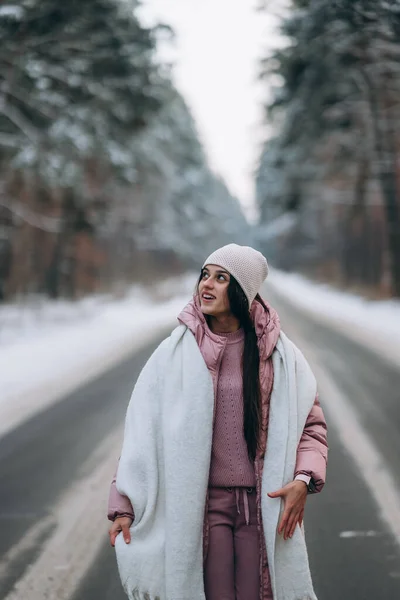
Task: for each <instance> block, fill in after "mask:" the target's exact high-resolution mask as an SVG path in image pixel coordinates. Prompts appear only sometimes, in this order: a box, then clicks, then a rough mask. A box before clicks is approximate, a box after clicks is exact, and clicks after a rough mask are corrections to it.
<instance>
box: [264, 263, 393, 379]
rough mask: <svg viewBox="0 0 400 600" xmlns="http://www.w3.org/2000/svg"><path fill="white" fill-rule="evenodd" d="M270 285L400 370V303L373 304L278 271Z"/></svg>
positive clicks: (324, 285)
mask: <svg viewBox="0 0 400 600" xmlns="http://www.w3.org/2000/svg"><path fill="white" fill-rule="evenodd" d="M268 286H270V287H271V288H272V289H273V290H274V291H275V292H276V293H277V294H278V295H281V296H284V297H285V298H287V300H288V301H290V302H291V303H292V304H294V305H296V306H298V307H299V308H301V309H302V310H303V311H306V312H307V313H309V314H310V315H312V316H313V317H314V318H315V319H316V320H318V321H321V322H325V323H327V324H330V325H333V326H334V327H335V329H339V330H340V331H343V333H345V334H346V335H347V336H348V337H351V338H352V339H355V340H356V341H358V342H360V343H362V344H363V345H366V346H368V347H369V348H370V349H371V350H372V351H376V352H378V353H381V354H382V355H384V356H385V358H387V359H389V360H390V361H391V362H392V363H393V364H395V365H396V366H397V367H399V368H400V301H399V300H394V299H393V300H381V301H373V300H369V299H367V298H363V297H362V296H357V295H355V294H350V293H347V292H343V291H340V290H336V289H334V288H332V287H331V286H329V285H327V284H321V283H314V282H311V281H310V280H308V279H306V278H305V277H303V276H301V275H298V274H296V273H284V272H282V271H276V270H275V269H271V273H270V276H269V277H268V280H267V284H266V289H267V290H268ZM267 294H268V291H267Z"/></svg>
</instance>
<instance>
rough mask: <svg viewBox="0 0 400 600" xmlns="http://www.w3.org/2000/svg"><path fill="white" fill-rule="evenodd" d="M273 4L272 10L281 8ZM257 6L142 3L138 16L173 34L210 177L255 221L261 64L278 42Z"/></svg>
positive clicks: (178, 75)
mask: <svg viewBox="0 0 400 600" xmlns="http://www.w3.org/2000/svg"><path fill="white" fill-rule="evenodd" d="M279 3H280V2H277V1H276V0H275V2H274V3H272V2H271V3H270V5H273V4H275V6H276V4H279ZM256 4H257V0H200V1H199V0H145V1H144V6H143V7H142V8H141V12H140V14H141V16H143V17H145V18H146V20H147V19H149V20H150V21H153V20H159V21H161V22H165V23H167V24H169V25H171V26H172V27H173V28H174V29H175V32H176V35H177V41H176V46H175V48H176V50H175V51H174V52H173V54H172V56H173V58H174V63H175V64H176V66H175V69H174V79H175V84H176V86H177V87H178V89H179V90H180V92H181V93H182V94H183V95H184V97H185V99H186V101H187V103H188V105H189V106H190V108H191V110H192V113H193V116H194V118H195V120H196V123H197V128H198V131H199V134H200V138H201V140H202V142H203V144H204V146H205V150H206V153H207V156H208V159H209V162H210V166H211V167H212V168H213V170H214V171H216V172H218V173H219V174H221V175H222V177H223V178H224V179H225V181H226V183H227V185H228V187H229V189H230V190H231V192H232V193H234V194H235V195H236V196H237V197H238V198H239V200H240V201H241V203H242V205H243V206H244V208H245V212H246V214H247V216H248V217H249V218H250V219H252V218H254V215H255V211H254V183H253V171H254V169H255V167H256V163H257V159H258V156H259V151H260V145H261V142H262V140H263V139H264V138H265V136H266V132H265V129H264V127H263V125H262V106H261V104H262V99H263V97H265V94H266V85H265V84H260V83H258V82H257V74H258V68H259V66H258V60H259V58H260V57H262V56H263V55H264V54H265V49H266V48H268V47H271V46H272V44H275V43H277V36H276V23H277V19H276V17H274V16H273V15H271V14H265V13H260V12H257V11H256V10H255V6H256Z"/></svg>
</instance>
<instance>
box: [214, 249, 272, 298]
mask: <svg viewBox="0 0 400 600" xmlns="http://www.w3.org/2000/svg"><path fill="white" fill-rule="evenodd" d="M206 265H219V266H220V267H223V268H224V269H226V270H227V271H228V273H230V274H231V275H233V277H234V278H235V279H236V281H237V282H238V283H239V285H240V287H241V288H242V290H243V291H244V293H245V294H246V297H247V300H248V301H249V307H250V306H251V303H252V302H253V300H254V298H255V297H256V296H257V294H258V292H259V290H260V288H261V285H262V283H263V282H264V281H265V280H266V278H267V275H268V263H267V259H266V258H265V256H263V255H262V254H261V252H258V250H254V248H250V246H239V245H238V244H228V245H227V246H222V248H219V249H218V250H215V252H213V253H212V254H210V256H209V257H208V258H207V260H206V261H205V263H204V265H203V268H204V267H205V266H206Z"/></svg>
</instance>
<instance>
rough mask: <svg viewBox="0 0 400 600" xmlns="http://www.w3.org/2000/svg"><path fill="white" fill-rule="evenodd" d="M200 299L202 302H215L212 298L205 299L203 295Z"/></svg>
mask: <svg viewBox="0 0 400 600" xmlns="http://www.w3.org/2000/svg"><path fill="white" fill-rule="evenodd" d="M201 299H202V300H203V301H204V302H213V301H214V300H215V298H214V297H212V298H205V297H204V295H203V296H202V297H201Z"/></svg>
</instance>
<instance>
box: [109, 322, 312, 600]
mask: <svg viewBox="0 0 400 600" xmlns="http://www.w3.org/2000/svg"><path fill="white" fill-rule="evenodd" d="M273 362H274V388H273V391H272V397H271V406H270V424H269V429H268V446H267V451H266V457H265V465H264V475H263V481H262V512H263V523H264V533H265V537H266V545H267V554H268V561H269V568H270V572H271V579H272V584H273V593H274V600H316V596H315V594H314V592H313V588H312V583H311V576H310V572H309V568H308V559H307V551H306V546H305V542H304V538H303V535H302V533H301V532H300V530H299V528H297V531H296V533H295V535H294V536H293V538H292V539H291V540H287V541H283V540H282V538H281V537H280V536H277V534H276V529H277V525H278V520H279V515H280V510H281V502H280V500H277V499H275V500H272V499H269V498H268V496H267V492H268V491H274V490H276V489H278V488H279V487H281V486H282V485H284V484H285V483H287V482H289V481H291V480H292V479H293V473H294V467H295V460H296V449H297V445H298V441H299V439H300V436H301V433H302V431H303V428H304V425H305V421H306V418H307V415H308V413H309V411H310V410H311V407H312V404H313V401H314V398H315V389H316V384H315V379H314V377H313V375H312V373H311V370H310V368H309V367H308V364H307V362H306V361H305V359H304V357H303V356H302V354H301V353H300V351H299V350H298V349H297V348H296V347H295V346H294V345H293V344H292V343H291V342H290V341H289V340H288V339H287V338H286V336H285V335H284V334H281V336H280V339H279V341H278V344H277V347H276V350H275V352H274V356H273ZM213 412H214V390H213V383H212V379H211V376H210V373H209V371H208V368H207V366H206V364H205V362H204V359H203V357H202V355H201V353H200V350H199V347H198V345H197V342H196V340H195V338H194V337H193V335H192V333H191V332H190V331H189V330H188V329H187V328H186V326H184V325H180V326H179V327H177V328H176V329H175V330H174V331H173V332H172V334H171V336H170V337H169V338H167V339H166V340H164V342H162V343H161V345H160V346H159V347H158V348H157V350H156V351H155V352H154V354H153V355H152V356H151V357H150V359H149V361H148V362H147V364H146V365H145V367H144V369H143V370H142V372H141V374H140V377H139V379H138V381H137V383H136V385H135V388H134V390H133V393H132V397H131V400H130V403H129V407H128V411H127V415H126V421H125V434H124V443H123V448H122V453H121V459H120V463H119V468H118V475H117V489H118V491H119V492H120V493H121V494H124V495H126V496H127V497H128V498H129V499H130V501H131V503H132V506H133V507H134V509H135V521H134V523H133V525H132V527H131V537H132V539H131V543H130V544H125V542H124V541H123V539H122V536H121V535H119V536H118V537H117V540H116V554H117V561H118V568H119V573H120V577H121V581H122V584H123V586H124V588H125V591H126V593H127V594H128V597H129V599H130V600H205V595H204V587H203V556H202V550H203V520H204V510H205V498H206V492H207V485H208V475H209V466H210V457H211V442H212V423H213Z"/></svg>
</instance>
